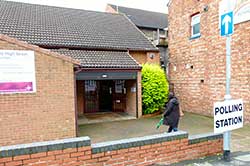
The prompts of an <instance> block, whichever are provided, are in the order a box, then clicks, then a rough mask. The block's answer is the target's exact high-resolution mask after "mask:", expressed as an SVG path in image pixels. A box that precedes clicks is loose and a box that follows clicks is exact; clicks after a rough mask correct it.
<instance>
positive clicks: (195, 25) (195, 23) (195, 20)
mask: <svg viewBox="0 0 250 166" xmlns="http://www.w3.org/2000/svg"><path fill="white" fill-rule="evenodd" d="M200 18H201V15H200V14H196V15H193V16H192V19H191V37H198V36H200V35H201V34H200Z"/></svg>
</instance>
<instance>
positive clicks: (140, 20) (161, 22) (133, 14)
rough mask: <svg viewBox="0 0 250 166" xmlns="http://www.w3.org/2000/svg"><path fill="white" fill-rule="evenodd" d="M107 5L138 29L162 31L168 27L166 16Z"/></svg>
mask: <svg viewBox="0 0 250 166" xmlns="http://www.w3.org/2000/svg"><path fill="white" fill-rule="evenodd" d="M108 5H109V6H110V7H112V8H113V9H114V10H117V9H118V13H123V14H125V15H126V16H127V17H128V18H129V19H130V20H131V21H132V22H133V23H134V24H135V25H136V26H138V27H144V28H155V29H164V28H167V26H168V20H167V14H164V13H157V12H151V11H146V10H141V9H134V8H128V7H122V6H116V5H111V4H108Z"/></svg>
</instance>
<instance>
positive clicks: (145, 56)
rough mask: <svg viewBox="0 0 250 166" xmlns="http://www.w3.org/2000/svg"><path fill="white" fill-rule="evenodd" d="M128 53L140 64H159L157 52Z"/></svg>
mask: <svg viewBox="0 0 250 166" xmlns="http://www.w3.org/2000/svg"><path fill="white" fill-rule="evenodd" d="M129 54H130V55H131V56H132V57H133V58H134V59H135V60H136V61H137V62H138V63H140V64H144V63H156V64H160V54H159V52H142V51H130V52H129ZM152 57H153V58H152Z"/></svg>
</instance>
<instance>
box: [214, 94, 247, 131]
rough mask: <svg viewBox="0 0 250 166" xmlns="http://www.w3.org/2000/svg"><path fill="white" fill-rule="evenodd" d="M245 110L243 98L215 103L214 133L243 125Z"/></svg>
mask: <svg viewBox="0 0 250 166" xmlns="http://www.w3.org/2000/svg"><path fill="white" fill-rule="evenodd" d="M243 110H244V109H243V101H242V99H238V100H226V101H223V102H216V103H214V133H222V132H225V131H230V130H234V129H238V128H241V127H243V112H244V111H243Z"/></svg>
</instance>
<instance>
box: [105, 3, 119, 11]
mask: <svg viewBox="0 0 250 166" xmlns="http://www.w3.org/2000/svg"><path fill="white" fill-rule="evenodd" d="M105 11H106V12H107V13H117V11H116V10H115V9H113V8H112V7H111V6H110V5H107V6H106V9H105Z"/></svg>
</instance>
